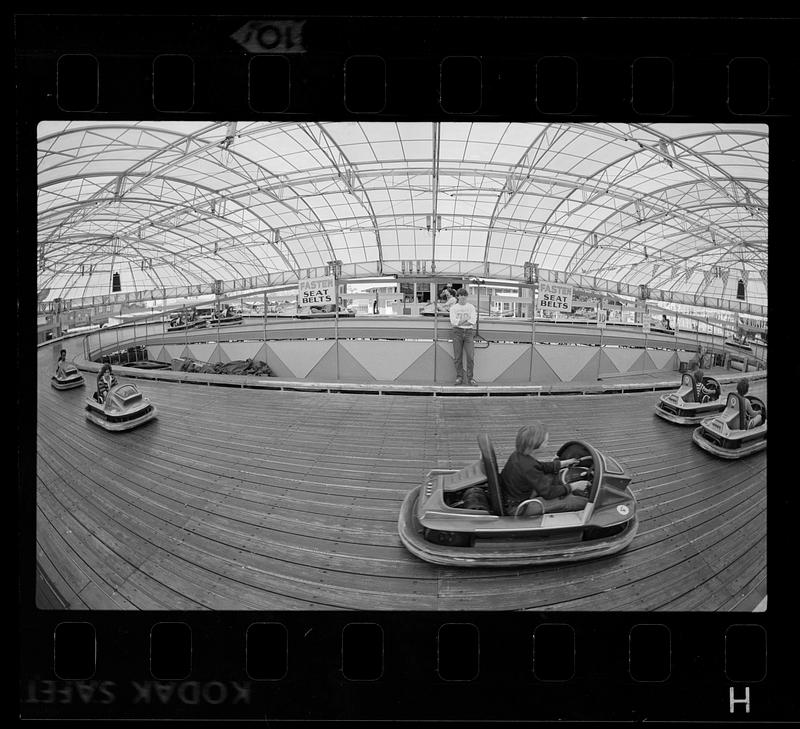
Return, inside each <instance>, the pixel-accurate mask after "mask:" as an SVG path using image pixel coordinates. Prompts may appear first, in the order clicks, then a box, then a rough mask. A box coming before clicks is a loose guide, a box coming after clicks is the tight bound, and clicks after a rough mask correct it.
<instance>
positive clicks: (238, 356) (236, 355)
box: [220, 342, 263, 362]
mask: <svg viewBox="0 0 800 729" xmlns="http://www.w3.org/2000/svg"><path fill="white" fill-rule="evenodd" d="M262 346H263V345H262V343H261V342H224V343H221V344H220V347H222V351H223V352H224V353H225V354H224V356H223V360H222V361H223V362H233V361H234V360H244V359H255V355H256V353H257V352H258V351H259V350H260V349H261V348H262Z"/></svg>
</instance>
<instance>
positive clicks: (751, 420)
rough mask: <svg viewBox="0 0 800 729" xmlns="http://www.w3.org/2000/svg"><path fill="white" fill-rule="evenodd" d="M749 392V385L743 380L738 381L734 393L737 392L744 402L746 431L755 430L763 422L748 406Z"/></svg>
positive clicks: (750, 406)
mask: <svg viewBox="0 0 800 729" xmlns="http://www.w3.org/2000/svg"><path fill="white" fill-rule="evenodd" d="M749 391H750V383H749V382H748V381H747V380H745V379H742V380H739V381H738V382H737V383H736V392H738V393H739V394H740V395H741V396H742V401H743V402H744V415H745V418H746V420H747V429H748V430H750V428H755V427H756V426H758V425H761V423H762V422H763V420H764V416H763V415H762V414H761V413H759V412H758V411H756V410H753V406H752V405H750V401H749V400H748V399H747V393H748V392H749Z"/></svg>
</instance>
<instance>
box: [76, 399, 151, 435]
mask: <svg viewBox="0 0 800 729" xmlns="http://www.w3.org/2000/svg"><path fill="white" fill-rule="evenodd" d="M157 415H158V410H157V409H156V406H155V405H152V404H148V405H147V406H146V407H144V408H140V409H138V410H136V411H135V412H132V413H118V414H117V413H114V414H108V413H106V412H105V410H103V408H102V407H100V406H97V407H94V406H92V405H91V404H87V406H86V417H87V418H88V419H89V420H91V421H92V422H93V423H95V424H96V425H99V426H100V427H101V428H103V429H104V430H109V431H112V432H120V431H123V430H131V429H133V428H136V427H137V426H139V425H142V424H143V423H146V422H148V421H149V420H153V419H154V418H155V417H156V416H157Z"/></svg>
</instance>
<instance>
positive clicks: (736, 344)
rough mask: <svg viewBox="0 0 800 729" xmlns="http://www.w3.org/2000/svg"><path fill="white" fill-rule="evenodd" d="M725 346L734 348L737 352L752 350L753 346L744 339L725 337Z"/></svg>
mask: <svg viewBox="0 0 800 729" xmlns="http://www.w3.org/2000/svg"><path fill="white" fill-rule="evenodd" d="M725 346H726V347H730V348H731V349H735V350H736V351H737V352H752V351H753V348H752V347H751V346H750V345H749V344H748V343H747V342H746V341H744V340H740V339H726V340H725Z"/></svg>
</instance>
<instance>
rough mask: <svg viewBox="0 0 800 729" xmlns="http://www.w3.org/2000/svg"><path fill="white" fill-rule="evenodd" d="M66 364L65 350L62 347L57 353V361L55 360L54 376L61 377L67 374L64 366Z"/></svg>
mask: <svg viewBox="0 0 800 729" xmlns="http://www.w3.org/2000/svg"><path fill="white" fill-rule="evenodd" d="M66 366H67V350H66V349H62V350H61V351H60V352H59V353H58V361H57V362H56V377H58V378H63V377H66V376H67V373H66V372H65V368H66Z"/></svg>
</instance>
